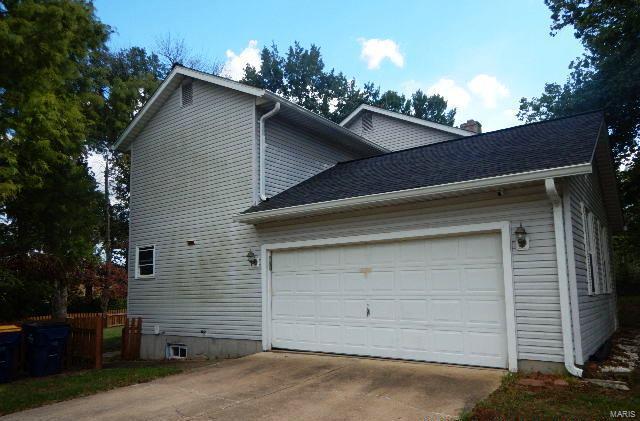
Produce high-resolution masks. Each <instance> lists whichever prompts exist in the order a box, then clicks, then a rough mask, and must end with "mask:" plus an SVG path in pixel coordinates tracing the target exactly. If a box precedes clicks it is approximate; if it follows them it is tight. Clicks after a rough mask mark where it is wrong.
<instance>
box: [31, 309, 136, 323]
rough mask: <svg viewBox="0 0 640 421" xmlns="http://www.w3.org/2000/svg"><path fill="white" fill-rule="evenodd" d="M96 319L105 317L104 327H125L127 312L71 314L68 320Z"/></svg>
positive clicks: (68, 315)
mask: <svg viewBox="0 0 640 421" xmlns="http://www.w3.org/2000/svg"><path fill="white" fill-rule="evenodd" d="M95 317H103V318H104V320H103V324H102V325H103V326H104V327H114V326H124V324H125V322H126V320H127V310H126V309H124V310H109V311H107V312H106V313H69V314H67V318H69V319H91V318H95ZM24 320H25V321H33V322H37V321H42V320H51V315H46V316H31V317H27V318H26V319H24Z"/></svg>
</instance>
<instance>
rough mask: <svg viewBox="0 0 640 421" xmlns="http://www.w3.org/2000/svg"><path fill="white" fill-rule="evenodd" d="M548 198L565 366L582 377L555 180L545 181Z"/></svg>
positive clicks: (560, 206)
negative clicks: (554, 241)
mask: <svg viewBox="0 0 640 421" xmlns="http://www.w3.org/2000/svg"><path fill="white" fill-rule="evenodd" d="M544 187H545V190H546V192H547V196H549V199H550V200H551V203H552V204H553V227H554V231H555V237H556V260H557V265H558V283H559V287H560V316H561V319H562V344H563V347H564V366H565V368H566V369H567V371H568V372H569V373H571V374H573V375H574V376H576V377H582V369H580V368H578V367H576V365H575V359H574V356H573V330H572V327H571V303H570V300H569V276H568V275H567V247H566V243H565V237H564V234H565V233H564V218H563V215H562V198H561V197H560V194H559V193H558V189H557V188H556V183H555V180H554V179H553V178H547V179H545V180H544Z"/></svg>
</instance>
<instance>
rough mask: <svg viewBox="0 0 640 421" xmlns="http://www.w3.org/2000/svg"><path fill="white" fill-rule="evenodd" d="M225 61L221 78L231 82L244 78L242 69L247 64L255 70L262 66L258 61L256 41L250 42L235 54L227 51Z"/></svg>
mask: <svg viewBox="0 0 640 421" xmlns="http://www.w3.org/2000/svg"><path fill="white" fill-rule="evenodd" d="M225 54H226V56H227V61H226V62H225V63H224V66H223V67H222V72H221V74H222V76H224V77H228V78H230V79H233V80H240V79H242V77H243V76H244V68H245V67H246V66H247V64H250V65H251V66H253V67H255V68H256V69H257V70H259V69H260V67H261V66H262V61H261V60H260V50H258V41H256V40H251V41H249V44H248V45H247V47H246V48H245V49H244V50H242V51H241V52H240V54H236V53H235V52H233V51H232V50H227V52H226V53H225Z"/></svg>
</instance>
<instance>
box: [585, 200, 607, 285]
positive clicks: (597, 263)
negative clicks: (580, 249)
mask: <svg viewBox="0 0 640 421" xmlns="http://www.w3.org/2000/svg"><path fill="white" fill-rule="evenodd" d="M580 207H581V210H582V227H583V231H584V252H585V259H586V262H585V264H586V267H587V287H588V292H589V295H595V294H602V293H610V292H613V276H612V275H613V274H612V272H611V254H610V253H611V251H610V249H609V237H608V236H609V234H608V233H607V229H606V228H605V227H603V226H602V225H601V224H600V221H599V220H598V218H597V217H596V216H595V215H594V214H593V213H592V212H589V211H588V210H587V208H586V207H585V206H584V203H581V204H580Z"/></svg>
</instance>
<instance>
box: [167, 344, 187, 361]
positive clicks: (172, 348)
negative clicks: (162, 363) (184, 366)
mask: <svg viewBox="0 0 640 421" xmlns="http://www.w3.org/2000/svg"><path fill="white" fill-rule="evenodd" d="M185 358H187V346H186V345H185V344H167V359H169V360H183V359H185Z"/></svg>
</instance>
